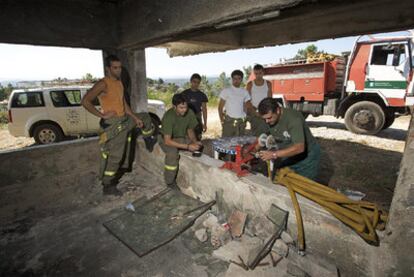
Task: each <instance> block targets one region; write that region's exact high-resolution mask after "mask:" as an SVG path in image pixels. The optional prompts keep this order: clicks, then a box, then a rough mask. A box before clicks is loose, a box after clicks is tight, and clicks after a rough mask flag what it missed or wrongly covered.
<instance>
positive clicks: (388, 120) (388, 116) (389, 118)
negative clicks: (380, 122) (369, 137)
mask: <svg viewBox="0 0 414 277" xmlns="http://www.w3.org/2000/svg"><path fill="white" fill-rule="evenodd" d="M394 120H395V113H394V111H391V112H390V111H388V112H385V123H384V126H383V127H382V130H385V129H387V128H388V127H390V126H391V125H392V124H393V123H394Z"/></svg>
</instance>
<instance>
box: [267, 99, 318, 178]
mask: <svg viewBox="0 0 414 277" xmlns="http://www.w3.org/2000/svg"><path fill="white" fill-rule="evenodd" d="M259 113H260V115H261V116H262V118H263V119H264V120H265V121H266V123H267V124H268V125H269V128H270V131H269V132H270V134H271V135H272V136H273V137H274V138H275V140H276V142H277V143H278V145H279V150H265V151H260V152H259V156H260V158H261V159H262V160H265V161H268V160H276V159H278V161H276V163H275V165H276V166H275V169H277V168H282V167H286V166H287V167H289V168H290V169H292V170H293V171H295V172H296V173H297V174H299V175H302V176H304V177H307V178H309V179H312V180H315V178H316V176H317V174H318V168H319V160H320V154H321V150H320V146H319V144H318V143H317V141H316V139H315V138H314V137H313V135H312V133H311V132H310V130H309V127H308V126H307V125H306V123H305V120H304V118H303V116H302V114H301V113H300V112H298V111H295V110H292V109H287V108H282V107H280V106H279V103H278V102H277V100H276V99H274V98H270V97H269V98H265V99H263V100H262V101H261V102H260V104H259Z"/></svg>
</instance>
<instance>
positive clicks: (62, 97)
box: [50, 90, 81, 108]
mask: <svg viewBox="0 0 414 277" xmlns="http://www.w3.org/2000/svg"><path fill="white" fill-rule="evenodd" d="M50 98H51V99H52V102H53V106H55V107H58V108H59V107H76V106H80V103H81V92H80V90H56V91H51V92H50Z"/></svg>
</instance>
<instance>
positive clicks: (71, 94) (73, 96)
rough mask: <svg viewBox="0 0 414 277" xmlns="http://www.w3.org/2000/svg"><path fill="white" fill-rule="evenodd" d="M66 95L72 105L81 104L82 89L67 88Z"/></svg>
mask: <svg viewBox="0 0 414 277" xmlns="http://www.w3.org/2000/svg"><path fill="white" fill-rule="evenodd" d="M65 95H66V98H67V99H68V101H69V104H70V105H71V106H80V102H81V92H80V90H66V91H65Z"/></svg>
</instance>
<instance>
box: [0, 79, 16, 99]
mask: <svg viewBox="0 0 414 277" xmlns="http://www.w3.org/2000/svg"><path fill="white" fill-rule="evenodd" d="M13 89H14V87H13V85H12V84H10V83H9V84H8V85H7V87H3V86H2V85H0V101H3V100H5V99H9V97H10V94H11V93H12V91H13Z"/></svg>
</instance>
